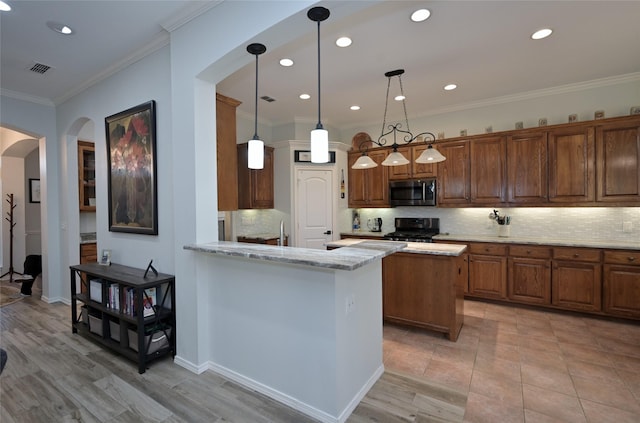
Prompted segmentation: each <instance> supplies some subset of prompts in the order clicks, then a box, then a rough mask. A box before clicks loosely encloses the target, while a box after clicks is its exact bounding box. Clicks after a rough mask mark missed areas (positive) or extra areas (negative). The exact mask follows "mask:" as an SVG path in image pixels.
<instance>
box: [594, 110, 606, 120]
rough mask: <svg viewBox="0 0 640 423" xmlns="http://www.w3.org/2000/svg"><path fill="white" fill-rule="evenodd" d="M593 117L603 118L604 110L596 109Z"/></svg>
mask: <svg viewBox="0 0 640 423" xmlns="http://www.w3.org/2000/svg"><path fill="white" fill-rule="evenodd" d="M593 117H594V119H604V110H596V112H595V113H594V114H593Z"/></svg>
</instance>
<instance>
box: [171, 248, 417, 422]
mask: <svg viewBox="0 0 640 423" xmlns="http://www.w3.org/2000/svg"><path fill="white" fill-rule="evenodd" d="M404 247H406V243H403V242H376V241H370V242H365V243H360V244H359V245H357V246H352V247H348V248H341V249H339V250H336V251H323V250H311V249H305V248H293V247H279V246H270V245H260V244H246V243H236V242H224V241H220V242H213V243H208V244H197V245H187V246H185V247H184V248H185V249H187V250H191V251H193V252H194V257H193V258H194V264H195V266H196V268H197V272H198V284H197V289H198V296H199V297H201V298H203V300H202V301H203V303H202V304H204V305H206V309H205V310H204V311H202V312H201V313H200V314H201V315H202V316H201V319H199V320H202V321H203V322H198V324H199V325H206V326H205V327H206V328H207V331H206V332H207V333H206V336H205V337H204V338H205V339H203V340H202V341H201V343H202V345H201V347H200V348H201V350H202V351H203V352H202V355H203V356H204V361H205V362H206V364H205V366H206V368H208V369H212V370H214V371H216V372H218V373H220V374H222V375H224V376H226V377H228V378H230V379H232V380H234V381H236V382H238V383H240V384H242V385H244V386H247V387H249V388H250V389H253V390H256V391H258V392H261V393H263V394H265V395H267V396H269V397H271V398H274V399H276V400H278V401H280V402H282V403H284V404H287V405H289V406H291V407H293V408H295V409H297V410H299V411H301V412H303V413H305V414H307V415H310V416H312V417H314V418H316V419H318V420H319V421H323V422H343V421H345V420H346V419H347V417H348V416H349V415H350V414H351V412H352V411H353V409H354V408H355V407H356V406H357V405H358V403H359V402H360V400H361V399H362V398H363V397H364V395H365V394H366V393H367V391H368V390H369V388H370V387H371V386H372V385H373V384H374V383H375V382H376V380H377V379H378V378H379V377H380V376H381V375H382V373H383V371H384V367H383V364H382V320H381V318H380V316H381V315H382V259H383V258H384V257H386V256H388V255H389V254H392V253H394V252H396V251H398V250H400V249H402V248H404ZM178 293H179V287H178ZM201 338H203V337H201V336H199V339H201ZM178 353H179V352H178ZM176 361H177V362H178V360H176Z"/></svg>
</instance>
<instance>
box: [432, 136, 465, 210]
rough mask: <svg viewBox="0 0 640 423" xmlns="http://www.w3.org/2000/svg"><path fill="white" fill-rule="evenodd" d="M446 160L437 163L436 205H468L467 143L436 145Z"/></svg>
mask: <svg viewBox="0 0 640 423" xmlns="http://www.w3.org/2000/svg"><path fill="white" fill-rule="evenodd" d="M438 150H439V151H440V153H442V155H443V156H445V157H446V158H447V159H446V160H445V161H443V162H440V163H438V192H437V196H438V202H437V204H438V205H460V204H463V205H464V204H468V203H469V201H470V198H471V193H470V191H471V186H470V184H471V181H470V177H469V143H468V142H467V141H461V142H452V143H447V144H441V145H438Z"/></svg>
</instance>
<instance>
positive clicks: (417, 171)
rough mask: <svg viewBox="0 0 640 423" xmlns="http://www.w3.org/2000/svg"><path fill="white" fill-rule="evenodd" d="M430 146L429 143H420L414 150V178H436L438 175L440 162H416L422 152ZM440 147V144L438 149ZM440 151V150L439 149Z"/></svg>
mask: <svg viewBox="0 0 640 423" xmlns="http://www.w3.org/2000/svg"><path fill="white" fill-rule="evenodd" d="M427 148H428V145H427V144H422V143H421V144H418V145H416V146H414V147H413V148H412V150H413V159H412V160H413V176H412V177H413V178H416V179H420V178H434V177H436V176H438V163H416V159H417V158H418V157H420V155H421V154H422V152H423V151H424V150H426V149H427ZM439 148H440V147H439V146H438V149H439ZM438 151H439V150H438Z"/></svg>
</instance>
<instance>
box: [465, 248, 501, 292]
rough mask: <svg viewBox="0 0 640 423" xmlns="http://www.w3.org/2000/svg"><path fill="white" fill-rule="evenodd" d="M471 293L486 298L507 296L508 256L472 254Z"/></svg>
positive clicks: (470, 258)
mask: <svg viewBox="0 0 640 423" xmlns="http://www.w3.org/2000/svg"><path fill="white" fill-rule="evenodd" d="M469 294H470V295H475V296H479V297H486V298H497V299H503V298H506V297H507V258H506V257H498V256H482V255H475V254H473V255H470V256H469Z"/></svg>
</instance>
